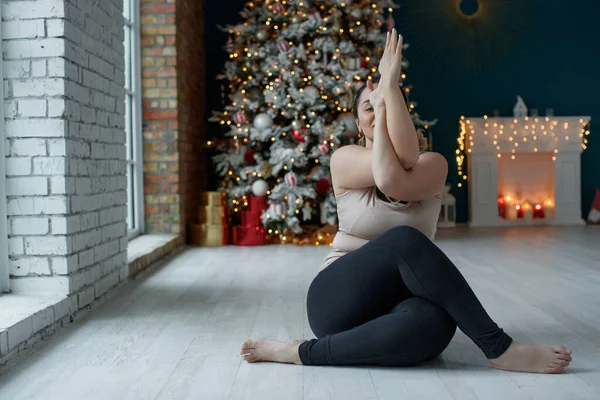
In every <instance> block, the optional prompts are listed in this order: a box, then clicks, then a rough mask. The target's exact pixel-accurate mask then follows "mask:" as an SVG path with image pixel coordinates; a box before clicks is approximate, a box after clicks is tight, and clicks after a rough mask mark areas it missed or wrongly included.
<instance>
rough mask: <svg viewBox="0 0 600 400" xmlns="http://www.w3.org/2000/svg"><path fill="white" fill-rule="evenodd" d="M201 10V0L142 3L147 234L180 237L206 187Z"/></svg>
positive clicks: (160, 0)
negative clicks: (203, 153)
mask: <svg viewBox="0 0 600 400" xmlns="http://www.w3.org/2000/svg"><path fill="white" fill-rule="evenodd" d="M178 11H180V12H178ZM203 11H204V10H203V2H201V1H195V0H177V1H175V0H166V1H165V0H142V7H141V13H142V16H141V31H142V39H141V40H142V87H143V92H142V97H143V129H144V194H145V196H144V197H145V212H146V228H147V231H149V232H172V233H180V234H181V235H182V236H185V233H186V226H188V225H189V223H190V222H191V221H192V219H193V216H194V215H195V213H196V212H195V209H196V206H197V204H198V198H199V193H200V191H202V190H203V188H204V186H205V180H204V179H203V177H204V174H205V173H206V172H205V171H204V169H203V168H202V166H203V165H204V162H203V161H202V160H203V157H202V154H201V151H202V146H201V144H202V143H203V141H204V140H203V137H204V132H205V129H204V123H205V122H204V121H205V111H204V93H205V92H204V35H203V23H204V13H203Z"/></svg>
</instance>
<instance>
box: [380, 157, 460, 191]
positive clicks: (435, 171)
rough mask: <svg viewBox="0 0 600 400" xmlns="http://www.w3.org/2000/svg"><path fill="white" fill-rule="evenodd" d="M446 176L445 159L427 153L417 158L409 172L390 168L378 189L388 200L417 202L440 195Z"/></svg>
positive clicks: (446, 166)
mask: <svg viewBox="0 0 600 400" xmlns="http://www.w3.org/2000/svg"><path fill="white" fill-rule="evenodd" d="M447 176H448V163H447V162H446V159H445V158H444V157H443V156H442V155H441V154H439V153H430V152H427V153H423V154H421V155H420V156H419V159H418V160H417V162H416V163H415V165H413V167H412V168H411V169H410V170H406V169H404V168H397V167H396V168H393V169H392V168H391V169H390V171H389V172H388V173H387V174H386V177H387V179H386V180H384V181H382V182H381V183H380V184H378V187H379V189H380V190H381V191H382V192H383V193H385V194H386V195H387V196H388V197H390V198H393V199H399V200H404V201H419V200H424V199H430V198H432V197H434V196H436V195H438V194H440V193H441V192H442V189H443V187H444V184H445V183H446V178H447Z"/></svg>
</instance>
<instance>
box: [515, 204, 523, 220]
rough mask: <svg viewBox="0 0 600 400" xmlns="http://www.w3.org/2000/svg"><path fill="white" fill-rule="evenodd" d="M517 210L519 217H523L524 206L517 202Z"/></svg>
mask: <svg viewBox="0 0 600 400" xmlns="http://www.w3.org/2000/svg"><path fill="white" fill-rule="evenodd" d="M515 210H517V219H523V207H521V205H520V204H517V205H516V206H515Z"/></svg>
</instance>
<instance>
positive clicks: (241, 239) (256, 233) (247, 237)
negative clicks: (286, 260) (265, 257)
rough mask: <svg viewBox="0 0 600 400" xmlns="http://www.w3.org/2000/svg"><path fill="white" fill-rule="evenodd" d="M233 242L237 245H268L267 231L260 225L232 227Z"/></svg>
mask: <svg viewBox="0 0 600 400" xmlns="http://www.w3.org/2000/svg"><path fill="white" fill-rule="evenodd" d="M231 244H234V245H236V246H263V245H266V244H267V235H266V231H265V229H264V228H262V227H259V226H254V227H251V226H234V227H233V228H231Z"/></svg>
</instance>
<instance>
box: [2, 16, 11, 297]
mask: <svg viewBox="0 0 600 400" xmlns="http://www.w3.org/2000/svg"><path fill="white" fill-rule="evenodd" d="M3 40H4V37H3V36H2V9H1V8H0V54H3V52H2V50H3V49H2V44H3V43H4V42H3ZM0 76H2V77H3V76H4V64H3V57H0ZM0 98H2V101H4V85H0ZM5 145H6V139H5V135H4V107H0V166H1V167H2V168H0V171H3V172H2V173H0V294H1V293H3V292H9V291H10V276H9V264H8V263H9V259H8V216H7V211H6V206H7V204H6V203H7V197H6V159H5V151H6V149H5Z"/></svg>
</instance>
